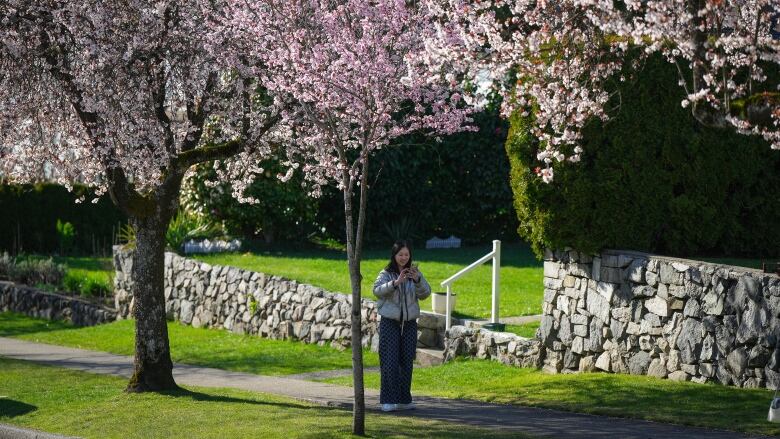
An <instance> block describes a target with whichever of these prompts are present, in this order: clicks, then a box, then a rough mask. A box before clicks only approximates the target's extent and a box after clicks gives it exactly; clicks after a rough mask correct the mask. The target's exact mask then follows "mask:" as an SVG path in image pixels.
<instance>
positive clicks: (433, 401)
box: [0, 337, 760, 439]
mask: <svg viewBox="0 0 780 439" xmlns="http://www.w3.org/2000/svg"><path fill="white" fill-rule="evenodd" d="M0 356H2V357H8V358H15V359H19V360H28V361H35V362H37V363H43V364H49V365H53V366H59V367H66V368H70V369H77V370H82V371H85V372H91V373H99V374H107V375H118V376H124V377H129V376H130V374H131V372H132V368H133V367H132V364H133V361H132V358H131V357H126V356H121V355H113V354H107V353H104V352H94V351H86V350H82V349H73V348H66V347H62V346H53V345H45V344H40V343H32V342H25V341H21V340H16V339H11V338H3V337H0ZM173 374H174V377H175V379H176V381H177V382H178V383H179V384H181V385H184V386H203V387H230V388H236V389H243V390H251V391H257V392H265V393H271V394H275V395H282V396H287V397H291V398H295V399H298V400H303V401H308V402H312V403H316V404H322V405H326V406H332V407H342V408H351V407H352V402H351V401H352V389H351V388H349V387H342V386H335V385H331V384H325V383H318V382H312V381H303V380H299V379H292V378H284V377H268V376H260V375H253V374H247V373H240V372H230V371H225V370H221V369H212V368H206V367H197V366H189V365H183V364H176V365H175V367H174V371H173ZM415 401H416V402H417V406H418V409H417V410H413V411H407V412H400V413H392V414H388V416H414V417H419V418H423V419H436V420H441V421H448V422H453V423H458V424H468V425H473V426H477V427H484V428H491V429H501V430H506V431H516V432H522V433H526V434H529V435H533V436H538V437H555V438H577V439H580V438H583V439H584V438H589V439H590V438H598V437H619V438H623V439H654V438H658V439H662V438H664V439H694V438H702V439H705V438H706V439H727V438H728V439H733V438H749V437H753V438H755V437H760V436H750V435H744V434H739V433H734V432H729V431H722V430H708V429H703V428H693V427H683V426H677V425H668V424H660V423H655V422H647V421H638V420H630V419H622V418H610V417H605V416H592V415H582V414H577V413H568V412H563V411H556V410H545V409H537V408H530V407H520V406H510V405H500V404H488V403H483V402H476V401H465V400H457V399H443V398H432V397H423V396H421V397H417V398H415ZM378 404H379V392H377V391H375V390H370V389H367V390H366V406H367V407H368V408H369V410H374V411H376V410H377V408H378Z"/></svg>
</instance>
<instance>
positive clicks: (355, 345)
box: [344, 174, 366, 436]
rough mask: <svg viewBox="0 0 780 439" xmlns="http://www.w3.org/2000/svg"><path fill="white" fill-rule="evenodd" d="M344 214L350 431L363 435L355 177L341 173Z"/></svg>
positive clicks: (364, 423) (359, 279)
mask: <svg viewBox="0 0 780 439" xmlns="http://www.w3.org/2000/svg"><path fill="white" fill-rule="evenodd" d="M344 181H345V182H348V183H347V184H345V185H344V214H345V215H344V216H345V220H346V235H347V236H346V238H347V260H348V262H349V280H350V284H351V286H352V316H351V320H350V324H351V326H352V337H351V341H350V345H351V346H352V384H353V386H352V388H353V390H354V401H353V406H352V434H354V435H358V436H365V434H366V401H365V390H364V387H363V344H362V341H363V331H362V319H361V302H362V301H361V294H360V282H361V281H362V275H361V274H360V251H359V248H358V247H357V245H359V244H360V240H359V239H358V240H357V242H356V233H355V227H354V224H353V217H352V213H353V212H352V194H353V188H354V180H353V179H352V178H350V177H349V176H348V174H345V175H344Z"/></svg>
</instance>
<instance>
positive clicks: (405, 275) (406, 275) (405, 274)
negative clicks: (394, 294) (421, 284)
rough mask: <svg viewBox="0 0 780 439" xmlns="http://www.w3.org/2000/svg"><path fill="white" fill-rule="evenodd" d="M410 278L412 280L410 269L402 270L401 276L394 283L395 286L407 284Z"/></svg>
mask: <svg viewBox="0 0 780 439" xmlns="http://www.w3.org/2000/svg"><path fill="white" fill-rule="evenodd" d="M409 278H411V275H410V269H408V268H404V269H403V270H401V274H399V275H398V279H396V280H395V281H393V285H395V286H398V285H401V283H403V282H406V281H407V280H408V279H409Z"/></svg>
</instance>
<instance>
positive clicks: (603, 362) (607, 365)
mask: <svg viewBox="0 0 780 439" xmlns="http://www.w3.org/2000/svg"><path fill="white" fill-rule="evenodd" d="M595 366H596V369H601V370H603V371H604V372H611V371H612V364H611V361H610V357H609V352H602V353H601V355H599V357H598V359H597V360H596V365H595Z"/></svg>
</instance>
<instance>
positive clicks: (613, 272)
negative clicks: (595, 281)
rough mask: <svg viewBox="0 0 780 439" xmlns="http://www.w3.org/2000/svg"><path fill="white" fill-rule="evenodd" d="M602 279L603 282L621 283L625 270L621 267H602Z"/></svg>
mask: <svg viewBox="0 0 780 439" xmlns="http://www.w3.org/2000/svg"><path fill="white" fill-rule="evenodd" d="M600 280H601V281H603V282H610V283H613V284H619V283H620V282H622V281H623V270H621V269H619V268H610V267H603V266H602V267H601V276H600Z"/></svg>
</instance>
